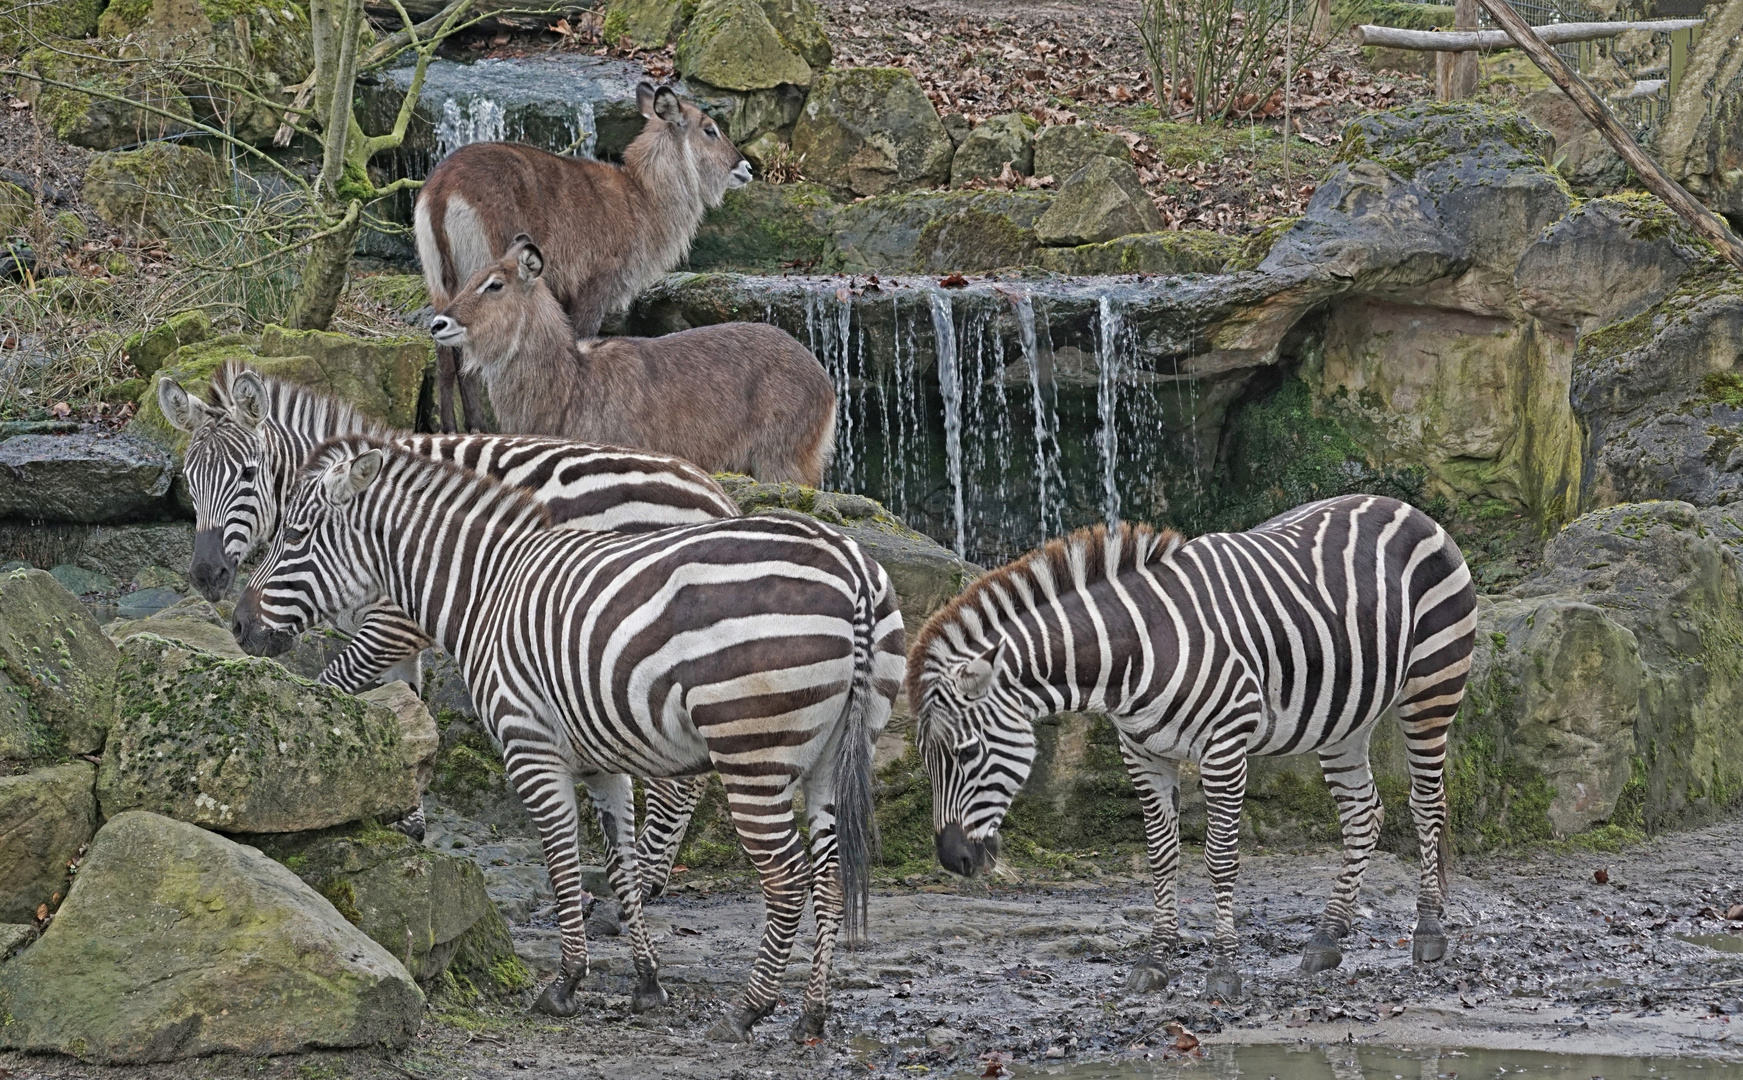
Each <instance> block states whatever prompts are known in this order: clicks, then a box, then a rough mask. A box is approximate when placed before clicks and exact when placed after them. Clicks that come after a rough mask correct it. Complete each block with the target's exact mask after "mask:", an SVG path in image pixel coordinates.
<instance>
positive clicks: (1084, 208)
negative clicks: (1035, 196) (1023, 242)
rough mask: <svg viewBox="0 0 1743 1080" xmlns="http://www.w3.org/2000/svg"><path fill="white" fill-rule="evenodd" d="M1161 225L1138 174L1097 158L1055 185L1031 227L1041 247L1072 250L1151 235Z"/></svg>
mask: <svg viewBox="0 0 1743 1080" xmlns="http://www.w3.org/2000/svg"><path fill="white" fill-rule="evenodd" d="M1162 224H1163V223H1162V215H1161V214H1160V213H1158V212H1157V210H1156V204H1155V203H1152V202H1151V201H1150V196H1149V195H1148V194H1146V193H1145V191H1144V185H1143V183H1142V182H1141V181H1139V179H1138V170H1136V169H1134V168H1132V166H1131V164H1130V163H1128V162H1123V161H1119V160H1117V159H1115V158H1110V157H1098V158H1095V159H1093V160H1091V161H1090V163H1089V164H1088V165H1085V166H1084V167H1083V168H1081V169H1079V170H1077V171H1076V172H1074V173H1072V174H1071V178H1070V179H1068V180H1066V181H1065V182H1064V183H1063V184H1061V185H1060V186H1059V194H1058V196H1056V197H1055V198H1054V200H1053V204H1052V205H1051V206H1049V207H1048V208H1047V212H1046V213H1045V214H1043V215H1041V219H1040V220H1039V221H1037V222H1036V223H1035V236H1036V238H1037V239H1039V240H1040V241H1041V243H1043V244H1048V245H1052V246H1064V247H1075V246H1077V245H1079V244H1099V243H1102V242H1104V241H1107V240H1112V239H1114V238H1115V237H1119V236H1125V235H1127V234H1128V233H1143V232H1156V231H1157V230H1159V229H1161V228H1162Z"/></svg>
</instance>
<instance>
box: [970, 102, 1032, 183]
mask: <svg viewBox="0 0 1743 1080" xmlns="http://www.w3.org/2000/svg"><path fill="white" fill-rule="evenodd" d="M1007 165H1008V166H1010V169H1011V172H1013V173H1014V174H1016V175H1018V176H1028V175H1029V173H1030V171H1031V170H1032V169H1033V168H1034V167H1035V135H1034V132H1033V131H1031V130H1030V127H1029V120H1028V119H1027V118H1026V117H1024V116H1023V115H1022V114H1020V113H1001V114H1000V115H998V116H989V117H987V118H986V119H985V120H983V121H982V122H981V124H980V126H979V127H977V128H975V129H974V130H973V131H971V132H969V133H968V135H967V137H966V138H964V139H962V140H961V141H959V142H958V143H957V144H956V156H955V157H953V158H952V159H951V161H950V186H951V187H962V186H963V185H965V184H967V183H969V182H971V181H974V180H997V179H998V178H999V177H1000V176H1002V175H1004V171H1005V167H1006V166H1007Z"/></svg>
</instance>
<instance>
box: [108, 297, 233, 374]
mask: <svg viewBox="0 0 1743 1080" xmlns="http://www.w3.org/2000/svg"><path fill="white" fill-rule="evenodd" d="M211 337H212V320H211V319H210V318H208V317H207V315H206V312H205V311H204V310H203V309H201V308H195V309H194V310H192V311H182V312H177V313H176V314H174V315H171V316H170V317H169V318H167V319H165V320H164V321H163V322H161V323H158V324H157V325H156V326H154V327H152V328H151V329H150V330H141V331H139V332H137V333H134V334H130V335H128V337H127V340H126V341H124V342H122V346H121V347H122V349H123V350H124V351H125V352H126V354H127V360H128V362H129V363H131V364H132V365H133V366H134V367H135V368H137V369H139V373H140V374H141V375H143V376H145V377H146V378H147V379H150V378H151V377H152V376H153V375H155V374H157V369H158V368H160V367H162V366H163V362H164V361H165V360H166V359H168V358H169V354H170V353H173V352H175V351H176V350H177V349H179V348H181V347H182V346H183V345H192V344H194V343H195V342H199V341H206V340H209V339H210V338H211Z"/></svg>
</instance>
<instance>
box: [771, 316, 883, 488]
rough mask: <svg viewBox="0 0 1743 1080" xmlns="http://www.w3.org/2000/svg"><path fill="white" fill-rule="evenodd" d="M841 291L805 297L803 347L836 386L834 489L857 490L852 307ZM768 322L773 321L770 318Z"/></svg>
mask: <svg viewBox="0 0 1743 1080" xmlns="http://www.w3.org/2000/svg"><path fill="white" fill-rule="evenodd" d="M846 292H847V290H845V289H842V290H840V291H838V292H837V293H835V294H834V295H830V294H827V293H822V292H811V293H807V294H806V298H805V299H806V303H805V339H806V341H805V343H806V345H807V346H809V348H810V349H811V353H812V355H813V356H815V357H817V359H818V361H819V362H820V363H821V364H822V365H823V369H824V370H825V371H827V372H829V380H830V381H831V382H833V383H834V384H835V461H834V463H833V464H832V465H831V473H830V475H831V480H832V483H833V484H834V486H837V487H857V486H858V485H859V484H860V483H862V482H863V479H864V478H863V477H860V476H857V475H856V467H857V466H858V465H859V460H858V457H857V454H856V448H857V447H858V445H859V442H858V439H857V437H856V433H855V431H854V418H855V416H856V415H857V412H858V410H857V409H855V407H854V396H853V391H854V384H855V379H854V377H853V370H852V368H853V350H852V345H853V339H852V334H851V330H852V326H853V304H852V302H851V299H852V297H851V295H846V296H844V295H842V294H843V293H846ZM768 321H771V322H772V321H773V319H772V318H769V319H768Z"/></svg>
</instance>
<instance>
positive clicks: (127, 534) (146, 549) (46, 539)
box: [0, 518, 194, 581]
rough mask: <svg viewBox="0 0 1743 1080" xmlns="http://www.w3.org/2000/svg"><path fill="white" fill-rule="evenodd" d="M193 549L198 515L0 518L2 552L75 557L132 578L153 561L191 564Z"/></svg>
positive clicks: (45, 560) (37, 560)
mask: <svg viewBox="0 0 1743 1080" xmlns="http://www.w3.org/2000/svg"><path fill="white" fill-rule="evenodd" d="M193 554H194V523H193V522H192V521H167V522H166V521H157V522H143V523H140V524H135V525H74V524H68V523H58V522H57V523H48V522H44V523H40V524H38V523H31V522H23V521H16V520H6V519H3V518H0V558H4V559H6V560H7V561H11V560H13V559H17V560H21V561H23V562H27V563H29V564H31V565H32V566H43V567H48V566H59V565H62V564H67V563H70V564H76V565H78V566H80V567H82V568H84V569H86V570H90V571H93V572H95V573H99V574H103V575H105V576H107V577H109V578H112V579H114V580H117V581H126V580H128V579H130V578H132V577H133V576H134V575H135V574H137V573H138V572H139V571H140V570H142V569H144V568H145V567H147V566H186V565H188V563H189V560H191V559H192V558H193Z"/></svg>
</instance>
